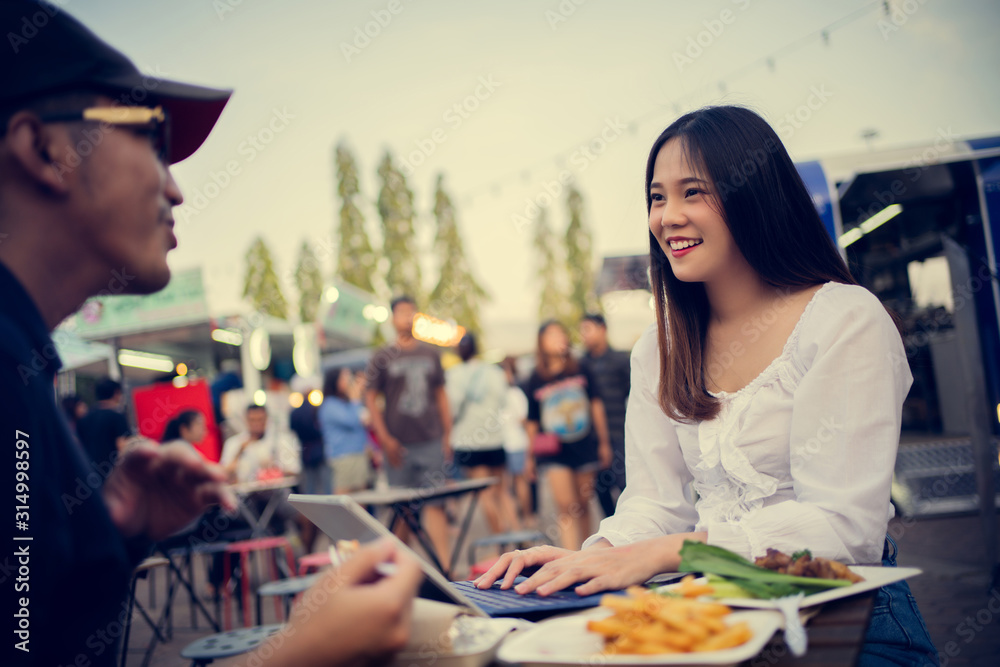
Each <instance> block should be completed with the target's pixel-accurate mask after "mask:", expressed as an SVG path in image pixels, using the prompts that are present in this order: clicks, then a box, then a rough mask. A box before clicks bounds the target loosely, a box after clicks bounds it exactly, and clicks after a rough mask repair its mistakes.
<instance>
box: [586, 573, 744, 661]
mask: <svg viewBox="0 0 1000 667" xmlns="http://www.w3.org/2000/svg"><path fill="white" fill-rule="evenodd" d="M690 583H691V584H693V581H692V582H690ZM693 585H694V586H695V587H697V588H705V587H704V586H701V585H700V584H693ZM691 590H692V591H693V590H695V588H692V589H691ZM627 593H628V596H627V597H625V596H620V595H605V596H604V597H603V598H602V599H601V606H602V607H607V608H609V609H612V610H613V611H614V613H613V614H612V615H611V616H608V617H607V618H601V619H596V620H592V621H588V622H587V630H589V631H590V632H595V633H597V634H599V635H601V636H603V637H604V652H605V653H610V654H635V655H657V654H661V653H688V652H700V651H717V650H719V649H724V648H731V647H733V646H739V645H741V644H743V643H745V642H746V641H747V640H749V639H750V637H751V636H752V635H753V633H752V632H751V631H750V627H749V626H748V625H747V624H746V623H735V624H733V625H729V624H727V623H726V622H725V621H724V620H723V619H724V618H725V616H727V615H728V614H729V613H730V611H731V610H730V609H729V607H727V606H726V605H723V604H719V603H717V602H699V601H696V600H693V599H690V598H688V597H683V598H677V597H668V596H665V595H660V594H658V593H654V592H651V591H647V590H645V589H642V588H639V587H638V586H633V587H631V588H629V589H628V591H627ZM697 594H698V595H702V594H703V593H701V592H699V593H697Z"/></svg>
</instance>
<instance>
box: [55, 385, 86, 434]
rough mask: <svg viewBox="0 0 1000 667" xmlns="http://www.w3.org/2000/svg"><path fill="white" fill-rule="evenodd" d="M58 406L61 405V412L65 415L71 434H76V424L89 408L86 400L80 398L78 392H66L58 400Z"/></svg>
mask: <svg viewBox="0 0 1000 667" xmlns="http://www.w3.org/2000/svg"><path fill="white" fill-rule="evenodd" d="M59 405H60V407H62V411H63V414H64V415H66V421H67V422H69V426H70V429H71V430H72V431H73V434H74V435H76V434H77V430H76V424H77V422H78V421H80V419H81V418H83V416H84V415H85V414H87V412H88V411H89V410H90V406H88V405H87V402H86V401H84V400H83V399H82V398H80V395H79V394H68V395H66V396H63V397H62V400H61V401H59Z"/></svg>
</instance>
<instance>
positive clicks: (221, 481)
mask: <svg viewBox="0 0 1000 667" xmlns="http://www.w3.org/2000/svg"><path fill="white" fill-rule="evenodd" d="M225 481H226V473H225V471H224V470H223V469H222V468H221V467H219V466H217V465H215V464H212V463H209V462H208V461H206V460H205V459H204V458H202V456H201V454H199V453H198V452H197V451H195V450H194V449H193V448H191V446H190V445H187V444H185V443H181V442H177V443H173V444H169V445H163V446H156V444H155V443H153V442H151V441H149V440H144V441H142V442H140V443H139V444H136V445H134V446H132V447H131V448H130V449H128V450H127V451H126V452H125V453H124V454H123V455H122V456H121V458H120V459H119V462H118V465H116V466H115V469H114V470H113V471H112V472H111V474H110V475H109V476H108V479H107V481H106V482H105V483H104V488H103V489H102V493H103V495H104V502H105V503H106V504H107V506H108V511H109V512H110V513H111V520H112V521H113V522H114V524H115V525H116V526H117V527H118V529H119V530H120V531H121V532H122V534H123V535H124V536H125V537H134V536H136V535H139V534H141V533H145V534H146V535H147V536H148V537H149V538H150V539H152V540H162V539H163V538H165V537H169V536H170V535H172V534H174V533H176V532H177V531H178V530H180V529H181V528H183V527H184V526H186V525H187V524H189V523H190V522H191V521H193V520H194V519H196V518H197V517H198V516H200V515H201V514H202V513H203V512H204V511H205V510H206V509H207V508H208V507H209V506H211V505H214V504H220V505H222V507H223V508H224V509H227V510H235V509H236V497H235V496H234V495H233V494H232V492H231V491H229V490H228V489H227V488H226V487H225Z"/></svg>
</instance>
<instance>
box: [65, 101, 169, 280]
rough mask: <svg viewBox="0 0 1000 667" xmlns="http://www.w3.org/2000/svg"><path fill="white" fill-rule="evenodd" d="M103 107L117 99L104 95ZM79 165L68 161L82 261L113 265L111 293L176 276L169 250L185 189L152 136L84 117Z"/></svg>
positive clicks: (78, 135) (74, 227)
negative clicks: (175, 212) (159, 154)
mask: <svg viewBox="0 0 1000 667" xmlns="http://www.w3.org/2000/svg"><path fill="white" fill-rule="evenodd" d="M100 99H101V101H100V102H99V103H98V104H99V105H100V106H106V105H109V104H110V100H109V99H108V98H100ZM70 136H71V137H72V139H73V140H74V141H75V143H76V145H75V146H74V147H73V149H74V150H75V152H76V153H77V154H79V155H81V156H82V155H83V154H84V153H85V152H87V153H89V154H88V155H86V156H85V157H82V162H80V163H79V166H77V167H75V168H73V167H71V166H70V165H71V164H75V163H76V162H75V161H74V162H68V163H67V164H66V165H65V166H64V169H65V173H64V176H63V178H64V179H67V180H68V181H69V182H70V184H71V188H70V192H71V194H70V198H71V199H70V205H71V208H72V211H71V217H70V219H69V220H68V221H67V224H69V225H72V229H71V233H73V234H74V235H75V236H76V238H77V240H78V242H79V248H80V252H81V259H82V260H84V261H88V262H93V263H96V265H97V266H99V267H100V268H101V270H102V271H107V278H108V285H107V293H109V294H119V293H130V294H148V293H150V292H155V291H157V290H159V289H162V288H163V287H164V286H165V285H166V284H167V282H168V281H169V280H170V269H169V268H168V267H167V252H169V251H170V250H171V249H173V248H175V247H177V238H176V237H175V236H174V232H173V227H174V218H173V213H172V209H173V207H174V206H178V205H179V204H180V203H181V202H182V201H183V197H182V195H181V192H180V189H179V188H178V187H177V183H176V182H175V181H174V179H173V177H172V176H171V175H170V172H169V171H168V169H167V167H166V165H164V164H163V162H161V161H160V159H159V158H158V157H157V155H156V152H155V150H154V148H153V145H152V142H151V140H150V137H149V136H147V135H145V134H142V133H140V131H139V130H138V128H136V129H133V128H131V127H129V126H110V125H99V124H97V123H83V124H81V125H80V130H79V131H78V132H76V133H71V134H70Z"/></svg>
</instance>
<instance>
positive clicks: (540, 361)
mask: <svg viewBox="0 0 1000 667" xmlns="http://www.w3.org/2000/svg"><path fill="white" fill-rule="evenodd" d="M549 327H558V328H559V329H560V330H561V331H562V332H563V333H564V334H565V335H566V340H567V341H569V340H570V337H569V329H567V328H566V325H565V324H563V323H562V322H560V321H559V320H545V321H544V322H542V324H541V326H539V327H538V339H537V341H536V344H535V372H536V373H538V377H540V378H541V379H543V380H550V379H552V378H554V377H555V374H553V373H549V364H548V361H547V360H546V358H545V353H544V352H543V351H542V334H544V333H545V332H546V330H548V328H549ZM578 370H579V364H578V363H577V362H576V359H574V358H573V355H572V354H571V353H570V350H569V348H566V368H565V369H564V370H563V373H566V374H569V375H572V374H573V373H576V372H577V371H578Z"/></svg>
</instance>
